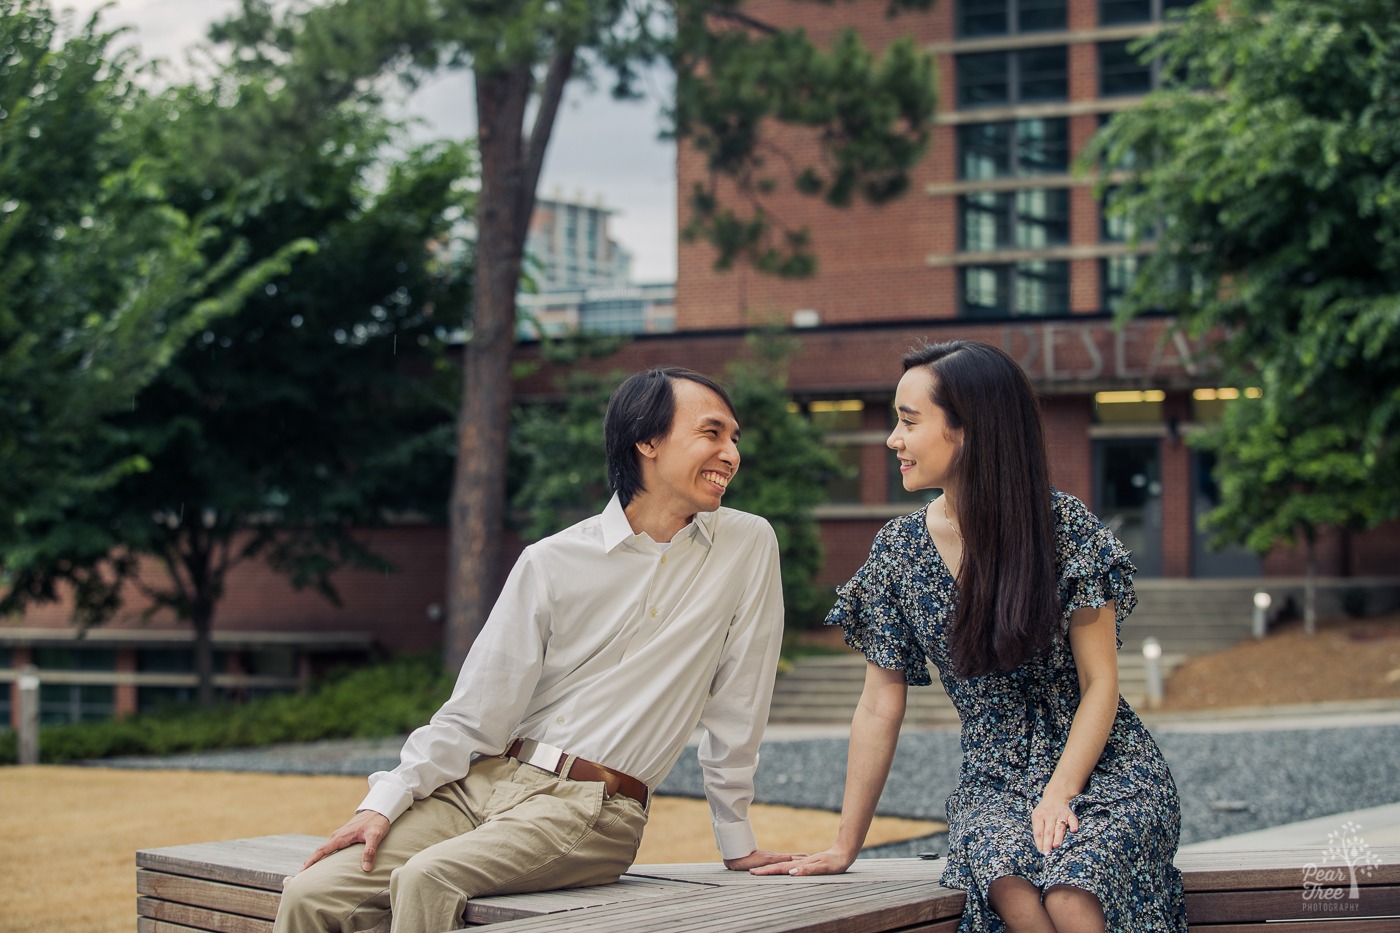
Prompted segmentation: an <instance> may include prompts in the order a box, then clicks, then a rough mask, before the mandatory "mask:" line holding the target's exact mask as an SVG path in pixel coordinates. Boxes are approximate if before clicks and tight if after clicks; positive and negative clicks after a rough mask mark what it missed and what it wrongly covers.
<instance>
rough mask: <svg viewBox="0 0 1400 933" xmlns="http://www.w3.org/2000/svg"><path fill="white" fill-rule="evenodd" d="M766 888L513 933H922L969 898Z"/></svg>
mask: <svg viewBox="0 0 1400 933" xmlns="http://www.w3.org/2000/svg"><path fill="white" fill-rule="evenodd" d="M758 880H760V881H765V880H766V881H767V885H766V886H764V885H761V884H760V885H752V886H747V887H740V886H733V885H721V886H716V887H706V888H699V889H698V890H696V891H695V892H693V893H682V894H677V895H673V896H672V897H669V898H667V899H666V900H665V901H664V902H662V903H658V904H645V903H633V904H625V905H613V906H608V907H600V908H596V909H593V910H589V911H587V912H585V913H583V914H551V915H549V916H545V917H537V918H535V919H532V920H521V921H517V922H516V923H514V924H512V926H511V929H512V933H535V931H555V930H565V929H567V930H569V931H570V933H614V931H617V930H627V929H657V930H660V929H664V930H666V931H668V933H685V931H697V930H745V931H746V933H772V931H787V933H838V931H840V933H883V931H893V930H905V929H908V928H911V927H912V928H915V929H918V928H919V927H921V926H927V925H928V924H930V922H931V921H936V920H943V919H949V918H954V917H956V916H957V915H958V914H960V913H961V911H962V904H963V894H962V892H961V891H950V890H948V889H946V888H937V887H934V888H932V890H931V889H930V885H929V884H928V882H926V881H912V882H911V881H902V882H877V881H870V882H867V883H866V884H863V885H851V884H846V885H798V884H787V883H785V880H784V879H782V878H769V879H758Z"/></svg>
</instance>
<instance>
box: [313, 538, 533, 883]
mask: <svg viewBox="0 0 1400 933" xmlns="http://www.w3.org/2000/svg"><path fill="white" fill-rule="evenodd" d="M546 587H547V582H546V580H545V579H544V576H543V574H542V573H540V572H539V569H538V568H537V567H536V566H535V565H534V563H533V561H532V559H531V554H530V552H529V551H526V553H525V554H523V555H521V558H520V560H518V561H517V562H516V564H515V567H514V568H512V570H511V572H510V576H509V578H508V579H507V580H506V584H505V588H504V589H503V590H502V591H501V596H500V598H499V599H497V600H496V605H495V606H494V607H493V608H492V610H491V615H490V617H489V618H488V619H487V621H486V625H485V626H484V627H483V628H482V631H481V634H480V635H478V636H477V640H476V643H475V644H473V645H472V649H471V651H470V652H468V654H467V658H466V661H465V662H464V663H463V664H462V670H461V673H460V674H458V676H457V683H456V686H455V687H454V688H453V691H452V696H451V698H449V699H448V701H447V702H446V703H444V704H443V705H442V707H441V708H440V709H439V710H438V711H437V712H436V713H435V714H433V718H432V719H431V720H430V721H429V722H428V724H427V725H425V726H421V727H420V728H418V729H417V730H415V731H414V732H413V734H412V735H410V736H409V737H408V740H407V741H406V742H405V743H404V747H403V751H402V752H400V754H399V765H398V767H396V768H394V770H392V771H378V772H375V773H374V774H372V775H370V778H369V783H370V790H369V793H368V794H367V795H366V796H365V799H364V800H363V801H361V803H360V805H359V807H358V808H357V809H356V812H355V815H354V816H353V817H351V818H350V820H349V821H348V822H346V823H345V825H344V826H342V827H341V828H340V829H338V830H336V831H335V832H334V833H333V834H332V835H331V837H330V839H328V840H327V841H326V843H325V844H323V845H322V846H321V847H320V848H319V849H317V850H316V852H314V853H313V854H312V857H311V858H310V859H309V860H308V861H307V863H306V864H307V865H310V864H312V863H313V862H316V861H319V860H320V859H322V858H324V857H325V856H327V855H329V854H331V853H332V852H335V851H337V850H339V849H343V848H345V847H346V846H350V845H354V844H356V843H361V842H363V843H364V844H365V854H364V859H363V860H362V867H363V868H364V869H365V870H366V871H368V870H370V869H371V868H373V867H374V853H375V850H376V849H377V848H378V845H379V843H380V842H381V841H382V840H383V838H384V836H386V835H387V834H388V832H389V826H390V824H392V823H393V821H394V820H396V819H398V818H399V816H401V815H402V814H403V812H404V811H405V810H407V809H408V808H409V807H410V806H412V804H413V801H415V800H421V799H422V798H424V797H427V796H428V795H429V794H431V793H432V792H433V791H435V790H437V789H438V788H439V787H441V786H442V785H444V784H447V783H450V782H452V781H458V780H461V779H462V778H463V777H465V776H466V774H467V770H468V769H469V768H470V765H471V762H472V759H473V758H474V757H476V756H478V755H498V754H500V753H501V752H502V751H503V750H504V749H505V747H506V743H507V742H508V741H509V740H510V737H511V734H512V732H513V730H514V729H515V727H516V726H517V725H518V724H519V723H520V720H521V719H522V718H523V716H524V714H525V710H526V708H527V707H528V705H529V702H530V698H531V696H532V695H533V693H534V689H535V685H536V684H537V683H538V682H539V677H540V671H541V669H542V667H543V664H544V647H545V644H546V643H547V640H548V627H549V618H548V606H549V602H548V599H547V588H546Z"/></svg>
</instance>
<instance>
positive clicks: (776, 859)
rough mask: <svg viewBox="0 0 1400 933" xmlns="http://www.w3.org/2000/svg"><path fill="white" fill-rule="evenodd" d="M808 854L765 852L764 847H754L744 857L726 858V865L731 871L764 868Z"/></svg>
mask: <svg viewBox="0 0 1400 933" xmlns="http://www.w3.org/2000/svg"><path fill="white" fill-rule="evenodd" d="M806 857H807V856H805V855H803V854H801V853H800V852H798V853H788V852H765V851H764V850H763V849H754V850H753V851H752V852H750V853H749V854H748V855H745V856H744V857H743V858H727V859H725V860H724V867H725V868H727V869H729V870H730V871H749V870H751V869H754V868H762V867H763V866H764V865H777V864H781V863H786V862H793V861H796V860H798V859H803V858H806Z"/></svg>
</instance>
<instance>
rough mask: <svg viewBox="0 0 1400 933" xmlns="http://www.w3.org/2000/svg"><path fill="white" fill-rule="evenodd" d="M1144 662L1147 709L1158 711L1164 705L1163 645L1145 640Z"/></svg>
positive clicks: (1143, 648) (1152, 639) (1143, 646)
mask: <svg viewBox="0 0 1400 933" xmlns="http://www.w3.org/2000/svg"><path fill="white" fill-rule="evenodd" d="M1142 661H1143V667H1144V670H1145V671H1146V674H1147V708H1148V709H1156V708H1157V707H1159V706H1161V705H1162V643H1161V642H1159V641H1158V640H1157V639H1155V638H1144V639H1143V640H1142Z"/></svg>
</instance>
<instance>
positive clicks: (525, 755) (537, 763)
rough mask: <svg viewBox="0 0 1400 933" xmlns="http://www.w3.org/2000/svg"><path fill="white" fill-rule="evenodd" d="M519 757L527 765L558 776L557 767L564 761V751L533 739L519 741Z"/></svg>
mask: <svg viewBox="0 0 1400 933" xmlns="http://www.w3.org/2000/svg"><path fill="white" fill-rule="evenodd" d="M519 757H520V760H521V761H523V762H525V764H527V765H533V766H534V767H536V768H539V769H540V770H542V771H549V772H550V773H552V774H558V773H559V765H560V763H561V762H562V761H563V760H564V750H563V749H560V748H555V747H554V746H553V745H546V744H544V743H543V742H536V741H535V740H534V739H521V744H520V756H519Z"/></svg>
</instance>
